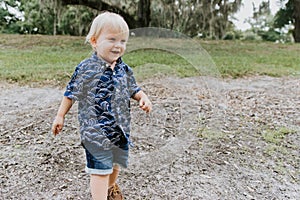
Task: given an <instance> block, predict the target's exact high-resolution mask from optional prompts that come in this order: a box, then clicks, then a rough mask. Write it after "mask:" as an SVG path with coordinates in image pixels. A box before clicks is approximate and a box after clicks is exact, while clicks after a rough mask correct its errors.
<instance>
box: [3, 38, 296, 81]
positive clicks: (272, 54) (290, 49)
mask: <svg viewBox="0 0 300 200" xmlns="http://www.w3.org/2000/svg"><path fill="white" fill-rule="evenodd" d="M202 47H203V48H202ZM299 52H300V45H299V44H274V43H262V42H242V41H197V40H180V39H158V40H153V39H149V40H146V39H145V38H131V39H130V40H129V43H128V50H127V54H126V55H125V56H124V61H125V62H126V63H128V64H129V65H130V66H132V67H133V68H134V71H135V73H136V76H137V77H138V78H140V79H143V78H147V77H151V76H153V75H159V76H161V75H170V74H171V75H174V76H180V77H187V76H197V75H213V76H222V77H233V78H236V77H242V76H251V75H269V76H299V75H300V64H299V63H300V56H299ZM91 53H92V50H91V47H90V46H89V45H87V44H84V38H83V37H70V36H41V35H0V80H1V81H3V80H4V81H8V82H18V83H20V84H32V83H36V84H50V85H51V84H52V85H64V84H65V83H66V82H67V81H68V80H69V78H70V75H71V74H72V72H73V70H74V68H75V66H76V65H77V64H78V63H79V62H80V61H81V60H83V59H84V58H87V57H89V56H90V55H91Z"/></svg>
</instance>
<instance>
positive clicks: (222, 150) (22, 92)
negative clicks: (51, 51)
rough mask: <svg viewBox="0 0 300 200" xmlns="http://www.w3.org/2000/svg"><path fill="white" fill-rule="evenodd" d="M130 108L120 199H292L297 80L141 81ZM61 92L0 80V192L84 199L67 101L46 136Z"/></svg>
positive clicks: (297, 159)
mask: <svg viewBox="0 0 300 200" xmlns="http://www.w3.org/2000/svg"><path fill="white" fill-rule="evenodd" d="M141 86H142V87H143V88H144V90H145V91H146V92H147V93H148V94H149V96H150V97H151V99H152V101H153V104H154V110H153V112H152V113H151V114H150V115H146V114H144V113H143V112H142V111H140V110H139V109H138V108H137V105H136V104H135V102H133V105H132V118H133V119H132V140H133V142H134V144H135V146H134V147H133V148H131V152H130V165H129V168H128V169H125V170H122V172H121V175H120V178H119V180H118V182H119V185H120V186H121V187H122V189H123V193H124V195H125V199H127V200H129V199H130V200H134V199H154V200H159V199H162V200H166V199H170V200H171V199H172V200H174V199H188V200H190V199H194V200H196V199H197V200H199V199H205V200H208V199H212V200H215V199H222V200H223V199H228V200H229V199H230V200H232V199H239V200H240V199H272V200H273V199H278V200H279V199H280V200H281V199H295V200H296V199H300V128H299V126H300V114H299V113H300V81H299V79H297V78H288V77H284V78H271V77H250V78H244V79H235V80H231V79H228V80H220V79H215V78H210V77H193V78H184V79H179V78H165V77H161V78H159V79H157V80H152V81H144V82H142V83H141ZM62 94H63V90H61V89H57V88H45V87H43V88H30V87H20V86H17V85H12V84H7V83H3V82H2V83H1V84H0V108H1V109H0V110H1V117H0V131H1V132H0V133H1V138H0V143H1V149H0V161H1V162H0V163H1V164H0V168H1V170H0V183H1V189H0V199H5V200H6V199H90V193H89V176H88V175H87V174H86V173H85V172H84V167H85V158H84V152H83V148H82V147H81V145H80V140H79V133H78V122H77V116H76V106H73V108H72V109H71V111H70V113H69V114H68V115H67V117H66V124H65V128H64V130H63V133H62V134H60V135H58V136H57V137H54V136H53V135H52V134H51V133H50V127H51V123H52V120H53V118H54V116H55V114H56V111H57V108H58V105H59V103H60V99H61V98H62Z"/></svg>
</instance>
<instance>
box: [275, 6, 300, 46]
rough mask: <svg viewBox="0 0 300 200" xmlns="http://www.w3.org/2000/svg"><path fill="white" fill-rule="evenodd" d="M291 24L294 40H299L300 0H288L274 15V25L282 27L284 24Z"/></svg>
mask: <svg viewBox="0 0 300 200" xmlns="http://www.w3.org/2000/svg"><path fill="white" fill-rule="evenodd" d="M280 2H282V3H283V2H284V0H280ZM289 24H293V25H294V29H293V31H292V33H293V37H294V40H295V42H298V43H299V42H300V0H288V2H287V3H286V4H285V6H284V7H283V8H281V9H280V10H279V11H278V12H277V13H276V15H275V23H274V26H275V27H276V28H282V27H284V26H285V25H289Z"/></svg>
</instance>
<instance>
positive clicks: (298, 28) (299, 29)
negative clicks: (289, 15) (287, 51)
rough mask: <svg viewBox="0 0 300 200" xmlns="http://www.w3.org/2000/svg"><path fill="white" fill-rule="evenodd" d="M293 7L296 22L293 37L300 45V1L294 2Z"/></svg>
mask: <svg viewBox="0 0 300 200" xmlns="http://www.w3.org/2000/svg"><path fill="white" fill-rule="evenodd" d="M293 7H294V12H293V18H294V20H295V23H294V26H295V29H294V31H293V36H294V40H295V42H297V43H300V0H293Z"/></svg>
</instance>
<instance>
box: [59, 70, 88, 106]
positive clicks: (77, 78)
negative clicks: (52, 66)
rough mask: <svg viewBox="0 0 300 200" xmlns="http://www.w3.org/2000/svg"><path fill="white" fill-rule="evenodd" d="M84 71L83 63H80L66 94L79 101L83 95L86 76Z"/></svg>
mask: <svg viewBox="0 0 300 200" xmlns="http://www.w3.org/2000/svg"><path fill="white" fill-rule="evenodd" d="M82 71H83V70H82V65H78V66H77V67H76V69H75V71H74V73H73V75H72V77H71V80H70V82H69V83H68V85H67V87H66V91H65V93H64V96H66V97H68V98H70V99H72V100H75V101H78V100H79V99H80V98H81V97H82V96H83V82H84V77H83V72H82Z"/></svg>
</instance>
